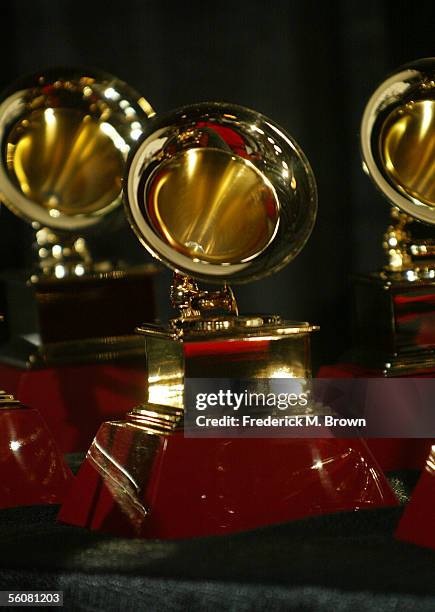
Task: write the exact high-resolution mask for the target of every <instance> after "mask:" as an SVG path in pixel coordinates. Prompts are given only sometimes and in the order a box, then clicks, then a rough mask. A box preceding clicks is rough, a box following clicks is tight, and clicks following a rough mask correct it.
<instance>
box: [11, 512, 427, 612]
mask: <svg viewBox="0 0 435 612" xmlns="http://www.w3.org/2000/svg"><path fill="white" fill-rule="evenodd" d="M56 512H57V508H55V507H29V508H17V509H10V510H3V511H2V512H0V547H1V559H0V581H1V588H2V589H16V590H21V589H30V588H32V589H44V588H45V589H49V588H51V589H62V590H64V591H65V605H66V609H71V610H130V609H132V610H133V609H134V610H321V611H323V610H333V609H335V610H339V611H341V610H363V611H365V610H380V611H383V610H385V611H387V610H388V611H390V610H391V611H393V610H394V611H396V610H423V611H425V612H426V610H427V611H429V610H431V611H433V610H435V581H434V576H435V551H431V550H426V549H422V548H418V547H416V546H412V545H409V544H405V543H403V542H398V541H396V540H394V538H393V531H394V529H395V526H396V524H397V521H398V519H399V517H400V514H401V512H402V510H401V509H400V508H396V509H383V510H369V511H367V510H365V511H360V512H354V513H341V514H335V515H327V516H323V517H315V518H310V519H306V520H302V521H295V522H293V523H288V524H284V525H276V526H273V527H267V528H263V529H258V530H255V531H250V532H246V533H240V534H236V535H231V536H224V537H222V536H221V537H210V538H197V539H191V540H184V541H147V540H127V539H120V538H112V537H110V536H107V535H101V534H97V533H92V532H89V531H87V530H84V529H80V528H75V527H68V526H65V525H59V524H56V522H55V516H56Z"/></svg>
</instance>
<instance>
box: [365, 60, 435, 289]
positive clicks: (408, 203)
mask: <svg viewBox="0 0 435 612" xmlns="http://www.w3.org/2000/svg"><path fill="white" fill-rule="evenodd" d="M361 148H362V156H363V163H364V169H365V170H366V172H367V173H368V174H369V176H370V177H371V178H372V180H373V181H374V183H375V184H376V186H377V187H378V189H380V191H381V192H382V193H383V195H384V196H385V197H386V198H387V199H388V200H389V202H390V204H391V205H392V207H393V209H392V224H391V225H390V226H389V227H388V229H387V232H386V234H385V236H384V249H385V251H386V253H387V256H388V264H387V266H386V268H385V271H386V273H387V274H389V275H390V277H391V278H396V279H398V280H401V279H403V280H409V281H415V280H417V279H431V278H434V277H435V240H434V238H433V237H431V236H430V235H428V237H427V238H419V239H416V238H415V237H413V235H412V224H413V223H414V222H415V221H424V222H425V223H428V224H430V225H432V226H433V225H435V58H427V59H423V60H419V61H416V62H413V63H411V64H408V65H406V66H403V67H401V68H399V69H398V70H397V71H396V72H395V73H393V74H392V75H391V76H389V77H388V78H387V79H386V80H385V81H384V82H383V83H381V85H380V86H379V87H378V88H377V89H376V91H375V92H374V93H373V95H372V97H371V98H370V100H369V102H368V103H367V106H366V108H365V111H364V115H363V119H362V124H361Z"/></svg>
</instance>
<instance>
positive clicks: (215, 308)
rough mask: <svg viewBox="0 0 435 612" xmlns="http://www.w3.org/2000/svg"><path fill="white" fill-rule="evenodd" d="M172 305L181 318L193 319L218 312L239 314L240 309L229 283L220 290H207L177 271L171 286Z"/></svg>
mask: <svg viewBox="0 0 435 612" xmlns="http://www.w3.org/2000/svg"><path fill="white" fill-rule="evenodd" d="M171 306H172V307H173V308H175V309H177V310H178V313H179V316H180V319H182V320H185V319H193V318H199V317H203V316H206V315H207V313H213V314H216V313H217V312H221V313H225V314H231V315H234V316H237V315H238V314H239V309H238V307H237V302H236V298H235V296H234V293H233V290H232V289H231V287H230V286H229V285H227V284H225V285H224V286H223V287H222V289H219V290H218V291H205V290H203V289H200V288H199V286H198V284H197V283H196V282H195V281H194V280H193V279H192V278H191V277H190V276H186V275H185V274H180V273H179V272H175V274H174V277H173V281H172V286H171Z"/></svg>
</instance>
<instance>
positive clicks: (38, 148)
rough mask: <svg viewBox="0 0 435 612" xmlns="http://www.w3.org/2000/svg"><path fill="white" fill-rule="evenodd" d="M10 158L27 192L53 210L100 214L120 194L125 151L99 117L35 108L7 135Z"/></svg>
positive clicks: (18, 182) (15, 177) (13, 172)
mask: <svg viewBox="0 0 435 612" xmlns="http://www.w3.org/2000/svg"><path fill="white" fill-rule="evenodd" d="M6 159H7V166H8V171H9V174H10V177H11V178H12V180H13V181H14V182H15V183H16V185H17V187H18V188H19V189H20V190H21V192H22V193H23V195H24V196H26V197H27V198H29V199H30V200H32V201H33V202H35V203H37V204H40V205H41V206H42V207H44V208H46V209H47V210H48V211H49V212H50V211H58V212H60V213H63V214H65V215H76V214H89V213H96V212H98V211H101V210H104V209H105V208H107V206H109V205H110V204H112V202H114V201H116V199H117V198H118V196H119V194H120V192H121V178H122V174H123V171H124V156H123V153H122V151H121V149H119V148H117V147H116V146H114V142H113V140H112V139H111V138H110V136H109V135H108V133H107V130H104V129H102V128H101V123H100V122H99V121H97V119H96V118H95V117H91V116H90V115H84V114H83V112H82V111H80V110H77V109H74V108H57V109H56V108H46V109H45V110H36V111H31V112H30V113H29V114H28V115H27V116H26V117H25V118H24V119H22V120H21V121H19V122H18V123H16V124H15V125H14V126H13V128H12V130H11V131H10V133H9V134H8V136H7V138H6ZM55 214H56V213H55Z"/></svg>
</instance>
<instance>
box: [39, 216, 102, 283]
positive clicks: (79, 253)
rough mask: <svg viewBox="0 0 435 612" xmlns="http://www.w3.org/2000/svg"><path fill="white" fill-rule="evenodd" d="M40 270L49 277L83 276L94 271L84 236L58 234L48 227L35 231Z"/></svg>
mask: <svg viewBox="0 0 435 612" xmlns="http://www.w3.org/2000/svg"><path fill="white" fill-rule="evenodd" d="M35 249H36V253H37V261H38V268H39V269H40V271H41V272H42V273H43V274H44V275H47V276H55V277H56V278H64V277H65V276H71V275H73V276H83V275H84V274H86V273H88V272H90V271H92V270H93V269H94V262H93V260H92V257H91V254H90V251H89V249H88V246H87V244H86V241H85V239H84V238H83V237H82V236H77V235H73V236H70V235H67V234H65V233H56V232H54V231H53V230H52V229H50V228H48V227H38V229H36V231H35Z"/></svg>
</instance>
